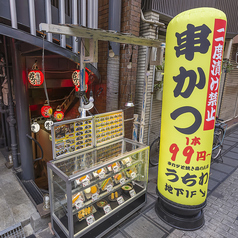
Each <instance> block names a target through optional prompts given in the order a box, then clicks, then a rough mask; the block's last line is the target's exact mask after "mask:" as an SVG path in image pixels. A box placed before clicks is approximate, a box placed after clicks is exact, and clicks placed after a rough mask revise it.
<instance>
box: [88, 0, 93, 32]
mask: <svg viewBox="0 0 238 238" xmlns="http://www.w3.org/2000/svg"><path fill="white" fill-rule="evenodd" d="M87 3H88V14H87V19H88V24H87V27H89V28H93V1H92V0H88V2H87Z"/></svg>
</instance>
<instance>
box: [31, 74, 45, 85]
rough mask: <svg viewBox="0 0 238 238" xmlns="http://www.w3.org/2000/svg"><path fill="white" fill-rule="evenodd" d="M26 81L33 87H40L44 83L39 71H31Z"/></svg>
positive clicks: (42, 75)
mask: <svg viewBox="0 0 238 238" xmlns="http://www.w3.org/2000/svg"><path fill="white" fill-rule="evenodd" d="M28 81H29V83H30V84H31V85H33V86H40V85H41V84H42V83H43V82H44V74H43V73H42V72H41V71H40V70H31V71H30V73H29V74H28Z"/></svg>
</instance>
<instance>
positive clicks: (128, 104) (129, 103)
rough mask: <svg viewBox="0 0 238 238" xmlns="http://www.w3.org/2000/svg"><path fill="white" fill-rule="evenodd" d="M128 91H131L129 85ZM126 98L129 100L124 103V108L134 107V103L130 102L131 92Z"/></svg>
mask: <svg viewBox="0 0 238 238" xmlns="http://www.w3.org/2000/svg"><path fill="white" fill-rule="evenodd" d="M130 89H131V85H130ZM128 98H129V100H128V102H126V104H125V106H126V107H134V106H135V105H134V103H133V102H132V94H131V92H130V94H129V95H128Z"/></svg>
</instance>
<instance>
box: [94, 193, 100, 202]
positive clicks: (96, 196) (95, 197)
mask: <svg viewBox="0 0 238 238" xmlns="http://www.w3.org/2000/svg"><path fill="white" fill-rule="evenodd" d="M98 196H99V194H98V193H94V194H93V195H92V200H93V201H96V200H97V199H98Z"/></svg>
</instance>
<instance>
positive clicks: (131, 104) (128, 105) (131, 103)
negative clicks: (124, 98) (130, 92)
mask: <svg viewBox="0 0 238 238" xmlns="http://www.w3.org/2000/svg"><path fill="white" fill-rule="evenodd" d="M125 106H126V107H134V106H135V105H134V103H133V102H131V101H129V102H126V104H125Z"/></svg>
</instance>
